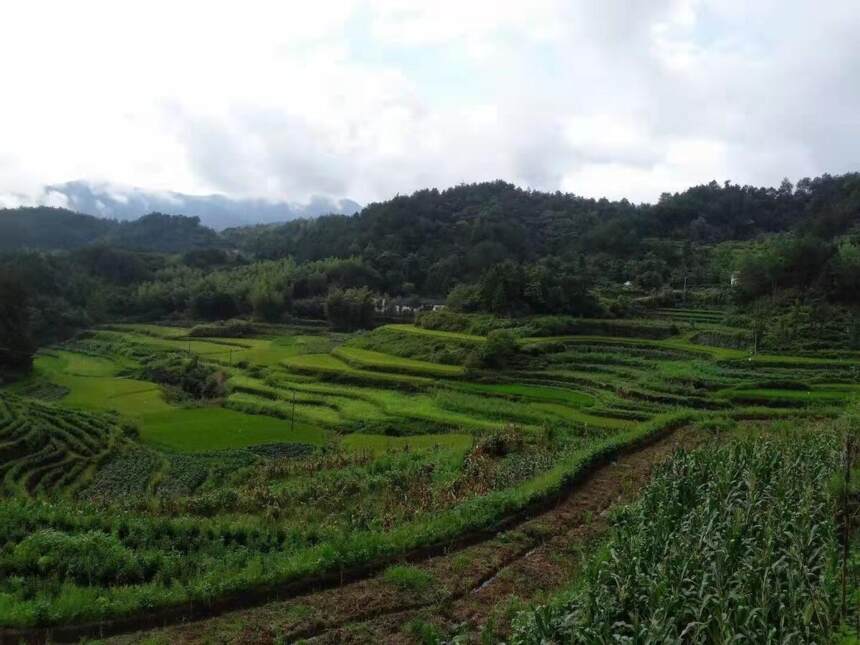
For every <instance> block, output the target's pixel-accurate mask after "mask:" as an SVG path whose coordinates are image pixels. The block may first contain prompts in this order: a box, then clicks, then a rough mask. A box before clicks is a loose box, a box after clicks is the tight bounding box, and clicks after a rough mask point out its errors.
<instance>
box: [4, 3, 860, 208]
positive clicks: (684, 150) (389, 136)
mask: <svg viewBox="0 0 860 645" xmlns="http://www.w3.org/2000/svg"><path fill="white" fill-rule="evenodd" d="M3 21H4V35H3V38H2V39H0V74H2V77H3V79H4V81H3V82H4V89H5V92H4V95H5V98H4V101H2V103H0V142H2V146H0V203H3V204H7V205H8V204H13V203H23V202H33V201H46V200H48V199H52V198H51V197H50V196H48V195H46V194H45V193H44V191H43V189H42V186H44V185H46V184H51V183H59V182H62V181H66V180H70V179H76V178H84V179H89V180H96V181H102V182H108V183H111V184H120V185H138V186H144V187H146V188H151V189H157V190H163V191H167V190H176V191H183V192H192V193H194V192H197V193H203V192H223V193H227V194H231V195H237V196H252V195H255V196H262V197H266V198H271V199H288V200H291V201H301V200H306V199H309V198H310V196H312V195H329V196H333V197H341V196H349V197H352V198H355V199H359V200H361V201H369V200H374V199H384V198H387V197H389V196H391V195H393V194H394V193H397V192H400V193H404V192H409V191H412V190H415V189H418V188H421V187H424V186H427V185H435V186H446V185H451V184H456V183H460V182H462V181H478V180H485V179H495V178H503V179H507V180H511V181H514V182H517V183H520V184H522V185H528V186H532V187H536V188H541V189H548V190H555V189H564V190H573V191H575V192H578V193H581V194H586V195H594V196H599V195H603V194H606V195H609V196H613V197H621V196H628V197H630V198H633V199H636V200H652V199H655V198H656V197H657V196H658V195H659V194H660V193H661V192H663V191H666V190H679V189H682V188H684V187H685V186H687V185H689V184H693V183H699V182H706V181H709V180H710V179H718V180H725V179H733V180H736V181H740V182H744V183H747V182H749V183H771V184H772V183H777V182H778V181H779V179H780V178H781V177H782V176H784V175H788V176H791V177H798V176H802V175H806V174H817V173H821V172H825V171H830V172H844V171H848V170H852V169H856V168H857V166H858V165H860V163H858V162H860V157H858V154H857V150H858V149H860V145H858V143H860V142H858V133H860V41H858V39H857V38H856V33H857V31H858V29H860V7H858V5H857V4H856V3H855V2H850V1H847V0H846V1H845V2H838V1H836V0H833V1H832V2H825V3H816V4H815V5H813V4H811V3H806V2H802V1H801V0H795V1H789V2H777V1H776V0H761V2H756V3H754V4H752V5H750V3H747V2H741V0H711V1H708V0H654V1H648V2H646V1H644V0H643V1H641V2H640V1H633V2H631V1H629V0H604V1H603V2H591V1H590V0H536V1H535V2H528V3H525V2H514V1H512V0H510V1H499V0H496V1H491V0H469V1H463V0H439V1H438V2H433V3H425V2H418V1H417V0H337V1H332V0H329V1H328V2H319V3H286V2H277V1H275V0H257V1H251V2H244V3H241V4H237V3H234V2H227V1H226V0H219V1H210V2H204V1H202V0H189V1H186V2H179V3H177V2H168V1H167V0H151V1H150V2H146V3H143V2H137V1H135V2H123V3H118V2H110V1H109V0H83V1H82V2H77V3H69V2H62V1H60V0H57V1H50V0H32V1H31V2H27V3H14V4H12V3H10V6H4V11H3ZM3 195H5V197H4V196H3Z"/></svg>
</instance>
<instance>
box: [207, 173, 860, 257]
mask: <svg viewBox="0 0 860 645" xmlns="http://www.w3.org/2000/svg"><path fill="white" fill-rule="evenodd" d="M858 213H860V174H848V175H842V176H836V177H833V176H830V175H824V176H822V177H818V178H815V179H812V180H810V179H803V180H801V181H799V182H798V184H797V186H796V187H795V186H792V185H791V184H790V183H789V182H788V181H784V182H783V184H782V185H781V186H780V187H779V188H757V187H752V186H738V185H736V184H731V183H726V184H724V185H720V184H717V183H716V182H711V183H710V184H706V185H702V186H696V187H694V188H690V189H689V190H686V191H684V192H682V193H676V194H674V195H670V194H664V195H663V196H662V197H661V198H660V200H659V201H658V202H657V203H656V204H654V205H648V204H643V205H635V204H632V203H631V202H629V201H627V200H626V199H625V200H621V201H609V200H607V199H589V198H583V197H577V196H575V195H571V194H562V193H542V192H537V191H529V190H523V189H520V188H517V187H516V186H513V185H511V184H508V183H505V182H502V181H497V182H492V183H482V184H468V185H461V186H457V187H455V188H450V189H447V190H443V191H439V190H435V189H433V190H421V191H418V192H416V193H414V194H412V195H410V196H398V197H395V198H393V199H391V200H389V201H386V202H381V203H374V204H371V205H369V206H367V207H366V208H364V209H363V210H362V211H361V212H360V213H359V214H358V215H356V216H354V217H344V216H328V217H320V218H318V219H316V220H297V221H294V222H289V223H286V224H283V225H278V226H260V227H244V228H238V229H228V230H227V231H225V232H224V237H225V238H226V239H228V240H230V241H231V242H232V243H233V244H235V245H236V246H237V247H239V248H241V249H243V250H246V251H248V252H252V253H253V254H255V255H257V256H260V257H266V258H277V257H286V256H292V257H294V258H296V260H298V261H304V260H314V259H320V258H324V257H331V256H349V255H359V254H364V253H365V251H366V249H368V248H369V249H370V250H372V251H374V252H378V253H395V254H401V255H403V254H417V255H418V256H420V257H421V258H423V259H425V260H426V259H429V258H432V259H433V260H442V259H445V258H448V257H451V256H466V255H468V256H469V257H470V258H472V260H473V261H474V262H476V263H477V264H478V265H486V264H488V263H492V262H493V261H498V260H499V259H502V258H512V259H516V260H519V261H530V260H535V259H537V258H540V257H544V256H548V255H564V254H568V253H582V252H585V253H594V252H601V251H603V252H608V253H613V254H626V253H631V252H635V250H636V248H637V247H638V246H639V244H640V242H641V241H642V240H643V239H646V238H667V239H674V240H689V241H692V242H703V243H713V242H720V241H725V240H746V239H750V238H753V237H755V236H757V235H759V234H762V233H774V232H781V231H787V230H790V229H802V230H803V231H805V232H811V233H815V234H818V235H826V236H832V235H834V234H838V233H841V232H844V231H845V230H847V229H848V228H849V227H850V226H851V225H852V223H855V222H857V218H858Z"/></svg>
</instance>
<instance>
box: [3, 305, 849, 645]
mask: <svg viewBox="0 0 860 645" xmlns="http://www.w3.org/2000/svg"><path fill="white" fill-rule="evenodd" d="M661 316H663V317H671V318H673V319H679V320H683V322H684V324H685V325H687V324H689V323H691V322H695V323H696V325H697V326H699V325H707V324H712V323H714V322H715V321H716V320H717V314H716V313H712V312H704V313H696V314H694V313H693V312H683V311H678V312H676V313H675V314H672V315H669V314H668V313H667V312H661ZM650 324H651V323H649V321H641V323H637V325H638V326H637V325H634V326H632V327H631V326H628V327H627V328H625V330H624V335H623V336H612V335H599V336H598V335H590V334H582V335H569V336H553V337H529V336H522V335H521V336H518V337H517V341H516V342H517V349H516V356H515V357H514V359H513V360H511V362H510V363H509V364H508V366H507V367H506V368H504V369H489V368H482V367H476V366H475V364H474V363H473V362H471V359H470V358H469V356H470V354H469V352H472V351H475V349H476V348H480V347H482V346H483V345H484V343H485V340H486V339H485V337H483V336H478V335H474V334H464V333H456V332H444V331H436V330H429V329H424V328H421V327H418V326H415V325H406V324H397V325H387V326H383V327H381V328H379V329H377V330H374V331H372V332H367V333H358V334H352V335H348V334H330V333H327V332H324V331H321V332H313V331H309V330H308V329H302V328H295V329H291V328H288V327H281V328H277V329H266V330H265V331H264V333H260V334H258V335H255V336H250V337H242V338H229V337H217V338H205V337H200V336H199V335H195V336H193V337H192V336H190V335H189V330H188V329H186V328H182V327H177V326H161V325H156V324H145V325H144V324H135V325H112V326H110V327H106V328H103V329H94V330H92V331H90V332H89V333H87V334H85V335H83V336H82V337H80V338H78V339H76V340H74V341H70V342H68V343H65V344H63V345H62V346H57V347H51V348H46V349H44V350H43V351H42V352H41V353H40V354H39V356H38V357H37V360H36V364H35V369H34V371H33V373H32V375H31V376H29V377H28V378H27V379H25V380H23V381H20V382H18V383H15V384H13V385H11V386H9V387H8V388H6V390H3V391H0V456H2V459H3V460H2V462H0V478H2V479H0V487H2V491H3V492H4V501H2V502H0V573H2V574H4V575H2V576H0V627H6V628H21V629H28V628H35V627H44V626H50V625H67V624H76V623H84V622H88V621H94V620H98V621H104V620H117V619H120V620H121V619H124V618H128V617H132V616H135V615H138V614H140V613H141V612H144V611H158V610H161V609H165V608H176V607H184V606H189V607H190V606H192V605H193V604H194V603H200V602H211V601H212V600H214V599H217V598H220V597H227V596H234V595H236V594H240V595H241V594H243V593H250V592H253V591H254V590H258V589H260V588H263V587H265V588H275V587H277V586H278V585H285V584H288V583H295V582H297V581H304V580H312V579H314V577H318V576H325V575H330V574H331V573H332V572H333V571H338V570H343V569H349V568H355V567H362V566H365V565H367V564H368V563H370V562H373V563H376V564H379V565H380V566H381V565H382V564H385V566H388V565H390V564H394V563H396V562H397V559H398V558H399V557H402V556H403V554H405V553H407V552H410V551H412V550H415V549H419V548H426V547H428V546H430V545H438V544H442V543H445V542H446V541H452V540H456V539H458V538H460V537H462V536H464V535H468V534H470V533H471V532H475V531H487V530H492V527H493V526H496V525H497V524H498V523H499V522H500V521H502V520H503V519H504V518H507V517H509V516H512V515H515V514H517V513H521V512H524V511H525V510H526V509H528V508H529V507H531V506H533V505H535V504H539V503H542V502H543V501H545V500H547V499H551V498H553V496H558V495H560V494H561V491H563V490H566V489H568V488H569V487H570V486H571V485H572V482H575V481H576V480H577V478H578V477H580V476H581V475H582V473H584V472H587V470H588V469H589V468H591V467H593V465H594V464H596V463H600V462H601V460H605V459H611V458H613V456H614V455H617V454H620V453H621V452H622V451H625V450H629V449H632V447H634V446H636V445H639V443H640V442H643V441H648V440H650V439H651V438H653V437H656V436H661V435H662V434H665V433H667V432H670V431H672V430H673V429H675V428H678V427H688V428H693V429H696V428H699V429H700V430H698V431H700V432H702V433H706V434H707V435H708V436H711V435H712V434H713V433H714V432H715V431H714V430H713V428H724V427H728V426H731V427H732V428H735V429H737V428H740V431H739V432H740V434H741V435H743V428H745V427H746V425H745V424H747V423H756V424H760V423H763V422H770V421H771V420H783V421H785V420H788V422H796V423H798V424H801V425H803V424H805V425H809V424H810V423H811V422H812V421H815V422H818V423H828V422H829V421H828V420H831V419H836V418H838V417H840V416H841V415H843V414H844V411H845V410H846V409H847V408H848V407H849V406H850V405H852V400H853V398H854V397H855V396H856V394H857V392H858V391H860V374H858V367H857V363H856V361H855V360H853V359H851V358H843V357H838V356H837V357H834V356H809V355H804V356H789V355H761V354H756V355H753V354H752V353H751V352H750V351H747V350H743V349H727V348H723V347H714V346H710V345H704V344H700V343H699V342H696V335H695V332H694V331H692V330H690V329H685V330H676V332H677V333H673V334H672V335H669V336H666V333H667V332H666V329H667V326H666V324H665V323H663V322H654V323H653V325H656V326H658V327H659V328H656V327H655V329H651V328H650V327H649V325H650ZM595 325H596V323H595ZM598 326H599V328H601V329H609V330H610V331H611V329H612V327H611V326H607V325H605V324H604V323H603V322H601V323H600V325H598ZM592 328H594V326H589V325H587V324H583V329H584V330H589V329H592ZM631 329H632V330H633V332H631ZM637 329H640V330H641V335H640V336H631V335H630V334H631V333H634V332H636V330H637ZM174 354H178V355H181V356H183V357H186V358H188V359H194V360H195V361H198V362H199V363H200V364H201V365H203V366H205V368H206V369H207V370H210V371H211V373H212V374H213V375H214V376H213V378H216V379H217V380H218V381H219V382H221V383H223V392H222V394H221V395H220V396H218V397H217V398H215V399H210V400H189V399H188V398H187V397H183V396H178V395H177V392H176V391H174V390H171V388H170V387H167V386H165V385H162V384H159V383H155V382H152V381H148V380H146V378H144V377H143V375H144V372H143V371H142V369H141V368H142V366H143V365H144V364H146V363H147V361H150V360H151V359H152V357H163V356H169V355H174ZM708 433H710V434H708ZM756 454H758V453H756ZM816 454H818V453H816ZM822 454H823V453H822ZM734 455H735V453H731V454H730V457H731V459H735V458H736V457H735V456H734ZM718 458H719V457H718V456H714V457H708V459H718ZM740 458H741V457H740V456H738V457H737V459H740ZM756 458H759V457H756ZM761 458H762V459H764V457H761ZM822 459H823V457H822ZM745 463H746V462H745ZM694 466H695V468H699V470H698V471H696V472H699V473H703V472H705V467H704V466H701V467H700V465H698V462H696V463H695V464H694ZM750 467H752V466H750ZM727 468H728V467H727ZM665 472H669V471H665ZM665 472H664V475H662V477H663V479H660V480H659V481H660V482H663V483H662V484H659V485H664V486H665V485H667V484H666V483H665V481H664V480H665V478H666V477H668V475H666V474H665ZM721 472H722V471H721ZM726 473H728V471H726ZM730 474H731V473H728V474H726V477H729V476H730ZM721 476H722V475H721ZM732 476H733V475H732ZM646 499H651V498H646ZM644 503H645V504H646V505H647V504H650V503H651V502H648V501H646V502H644ZM697 503H698V502H697ZM702 503H704V502H702ZM756 503H758V501H756ZM643 508H644V507H643ZM649 508H650V507H649ZM106 509H110V512H105V511H106ZM660 512H663V511H662V510H661V511H660ZM637 517H638V516H637ZM637 521H638V520H637ZM661 535H662V534H661ZM801 538H802V536H799V537H798V539H801ZM619 539H620V538H619ZM624 539H628V538H624ZM631 539H632V538H631ZM654 539H655V540H657V539H658V538H657V537H655V538H654ZM661 539H662V538H661ZM691 539H692V538H691ZM43 542H44V543H45V544H55V543H56V544H58V545H60V546H58V547H57V548H58V549H60V550H63V552H65V553H69V554H71V555H69V558H71V559H72V560H73V559H74V557H77V556H76V555H74V554H76V553H78V552H85V551H87V552H92V553H94V554H98V556H99V557H100V558H102V560H103V562H102V563H101V564H99V566H98V567H96V566H95V564H94V563H93V562H91V561H82V563H81V564H80V567H79V568H78V569H75V570H72V568H71V567H70V566H65V565H64V564H63V563H62V562H60V561H57V562H54V561H51V562H47V561H45V562H41V561H40V562H41V563H39V562H36V560H33V558H32V557H31V555H32V553H35V550H37V549H39V548H42V547H41V546H40V545H42V543H43ZM621 544H622V543H620V542H619V545H621ZM623 544H624V546H623V548H624V549H628V550H629V551H630V552H633V550H635V548H639V547H638V546H635V545H629V546H628V545H626V543H623ZM828 544H829V543H828ZM634 547H635V548H634ZM618 548H619V549H621V548H622V546H619V547H618ZM828 548H829V547H828ZM177 552H181V553H182V554H183V556H182V558H181V560H179V559H177V557H178V556H177V555H176V553H177ZM673 557H674V556H673ZM751 557H752V556H751ZM70 561H71V560H70ZM673 563H674V560H673ZM699 564H701V563H699ZM76 566H77V565H76ZM619 566H620V565H619ZM673 566H674V564H673ZM679 566H680V565H679ZM697 566H698V565H697ZM702 566H704V564H703V565H702ZM389 570H390V571H398V572H400V571H401V569H389ZM403 570H404V571H405V569H403ZM647 573H648V575H651V572H650V570H649V572H647ZM391 575H392V576H393V575H394V574H391ZM398 575H399V574H398ZM595 575H597V576H598V577H596V578H595V582H593V583H590V584H592V585H593V586H592V587H590V588H589V589H590V590H589V591H588V592H583V594H586V595H581V596H576V600H575V601H570V602H568V603H567V604H564V605H562V604H557V605H553V607H554V609H552V612H554V613H552V621H555V622H552V621H550V622H548V623H546V624H544V625H542V627H541V629H543V630H544V631H545V632H546V633H547V634H550V633H552V634H557V633H560V631H559V630H561V629H562V628H561V627H558V626H557V625H558V624H561V622H559V621H562V622H563V620H564V617H565V616H568V615H574V616H575V617H576V620H577V621H580V620H581V621H584V622H583V624H585V622H587V621H586V618H582V616H584V615H585V614H583V613H582V611H583V610H581V609H580V607H581V606H582V604H583V603H587V602H590V600H589V598H590V596H588V595H587V594H593V595H594V597H597V596H598V595H600V594H604V595H605V594H606V593H608V592H606V591H605V589H604V587H605V585H606V582H605V580H606V578H605V576H608V575H611V574H610V573H606V574H602V573H601V574H600V575H598V574H595ZM624 575H628V572H626V570H625V573H624ZM600 576H604V577H600ZM401 577H402V576H401ZM398 579H399V578H398ZM744 584H746V583H744ZM786 584H788V583H786ZM601 585H603V586H601ZM600 597H603V596H600ZM656 607H658V605H654V608H652V607H650V606H649V607H648V608H644V609H643V610H642V611H643V612H644V613H643V615H645V613H648V612H651V613H648V615H652V614H653V613H654V612H656V611H658V609H657V608H656ZM617 611H618V612H621V611H622V609H618V610H617ZM535 620H538V619H537V618H534V617H531V618H523V619H522V620H521V621H520V624H521V626H524V627H521V631H520V632H519V633H520V635H521V636H522V638H523V640H524V642H530V641H528V638H526V636H524V634H526V631H523V630H529V629H530V630H532V631H531V632H528V633H538V631H539V630H537V628H535V627H534V621H535ZM588 620H590V619H588ZM822 620H823V619H822ZM529 625H531V627H529ZM631 629H633V628H631ZM666 629H669V627H668V626H667V627H666ZM703 629H704V628H703ZM541 633H544V632H541ZM631 633H632V632H631ZM666 633H668V632H666ZM673 633H674V632H673ZM751 633H752V632H751ZM756 633H757V632H756ZM643 642H644V641H643Z"/></svg>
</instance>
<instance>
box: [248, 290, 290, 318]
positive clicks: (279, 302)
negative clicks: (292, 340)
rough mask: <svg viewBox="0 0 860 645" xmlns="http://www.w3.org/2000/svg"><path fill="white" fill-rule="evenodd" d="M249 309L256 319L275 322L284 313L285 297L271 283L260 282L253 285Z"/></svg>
mask: <svg viewBox="0 0 860 645" xmlns="http://www.w3.org/2000/svg"><path fill="white" fill-rule="evenodd" d="M250 301H251V309H252V310H253V311H254V317H255V318H257V319H258V320H265V321H268V322H276V321H278V320H280V319H281V316H282V315H283V314H284V310H285V305H286V299H285V298H284V294H283V293H281V292H279V291H277V290H276V289H275V288H274V287H273V286H272V285H271V284H269V283H267V282H261V283H260V284H258V285H257V286H255V287H254V289H253V291H251V296H250Z"/></svg>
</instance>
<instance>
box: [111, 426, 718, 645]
mask: <svg viewBox="0 0 860 645" xmlns="http://www.w3.org/2000/svg"><path fill="white" fill-rule="evenodd" d="M701 440H702V438H701V437H700V436H698V435H696V434H694V433H693V432H692V431H689V430H686V429H682V430H678V431H675V432H674V433H672V434H670V435H668V436H666V437H664V438H662V439H660V440H659V441H657V442H655V443H652V444H650V445H648V446H646V447H643V448H641V449H640V450H638V451H636V452H633V453H629V454H626V455H623V456H621V457H619V458H618V459H617V460H616V461H614V462H612V463H609V464H607V465H604V466H602V467H599V468H597V469H595V471H594V472H593V473H592V474H591V475H590V476H589V477H588V478H587V479H585V480H584V481H583V482H582V483H581V484H580V485H578V486H577V487H576V489H574V490H573V491H572V492H571V493H570V494H569V495H568V496H567V497H565V498H564V499H563V500H562V501H561V502H560V503H559V504H557V505H556V506H555V507H553V508H551V509H550V510H548V511H545V512H543V513H541V514H539V515H537V516H535V517H533V518H532V519H529V520H526V521H524V522H522V523H520V524H518V525H516V526H513V527H511V528H509V529H507V530H505V531H503V532H501V533H499V534H496V535H495V536H493V537H492V538H489V539H487V540H484V541H481V542H479V543H477V544H473V545H471V546H466V547H464V548H462V549H457V550H453V551H451V552H449V553H446V554H444V555H440V556H436V557H431V558H428V559H425V560H422V561H420V562H417V563H414V567H413V569H414V571H415V572H417V574H418V575H419V577H420V578H421V579H424V580H429V581H430V582H429V583H428V584H426V585H419V586H410V585H408V584H406V585H403V584H398V583H397V582H396V581H391V580H389V579H388V578H387V577H386V575H385V574H379V575H375V576H372V577H369V578H366V579H363V580H359V581H356V582H352V583H349V584H345V585H342V586H339V587H336V588H332V589H328V590H325V591H320V592H316V593H311V594H307V595H302V596H297V597H294V598H292V599H290V600H288V601H280V602H274V603H269V604H267V605H263V606H260V607H255V608H251V609H245V610H240V611H234V612H230V613H227V614H223V615H221V616H218V617H214V618H210V619H206V620H201V621H197V622H192V623H188V624H184V625H177V626H173V627H168V628H165V629H161V630H156V631H153V632H141V633H136V634H130V635H125V636H121V637H117V638H115V639H113V640H112V641H110V642H114V643H137V642H141V641H146V642H147V643H152V642H156V643H160V642H164V643H167V642H169V643H210V642H220V643H240V642H241V643H271V642H274V641H278V642H293V641H297V640H303V639H307V640H309V641H310V642H315V643H350V642H353V643H367V642H380V643H381V642H404V643H408V642H414V636H412V635H410V632H409V630H408V629H407V628H405V626H406V625H408V624H410V623H411V622H414V621H416V620H420V621H422V622H425V623H432V624H434V625H435V626H436V627H437V628H440V629H442V630H443V631H447V632H450V631H453V630H458V631H466V632H468V633H470V634H477V633H478V632H479V631H480V630H481V629H482V628H483V627H484V626H485V625H486V624H487V623H488V621H492V622H493V624H494V625H495V627H496V629H499V630H501V631H502V632H504V629H505V620H504V617H501V620H500V617H499V616H496V614H497V612H498V610H499V608H503V607H504V605H505V603H507V602H508V601H509V600H510V599H511V598H513V597H518V598H520V599H522V600H529V599H531V598H534V597H536V596H538V595H539V594H540V593H542V592H547V591H552V590H554V589H558V588H559V587H561V586H563V585H564V584H565V583H567V582H569V581H570V580H571V579H572V578H573V577H574V576H575V575H576V572H577V569H578V568H579V564H580V562H581V554H582V553H583V551H585V550H587V549H588V548H589V546H590V545H592V544H593V543H594V541H595V540H596V539H598V538H599V537H600V536H601V535H603V534H604V533H605V532H606V531H607V529H608V527H609V525H608V517H607V516H608V511H609V510H610V509H611V508H613V507H615V506H617V505H619V504H623V503H627V502H629V501H631V500H632V499H634V498H635V497H636V495H637V493H638V491H640V490H641V489H642V486H643V485H644V484H645V483H646V482H647V481H648V479H649V478H650V474H651V472H652V469H653V467H654V465H655V464H656V463H658V462H660V461H663V460H664V459H665V458H666V457H667V456H668V455H670V454H671V453H672V452H673V451H674V450H675V449H676V448H677V447H679V446H686V447H689V446H692V445H695V444H697V443H698V442H700V441H701Z"/></svg>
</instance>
